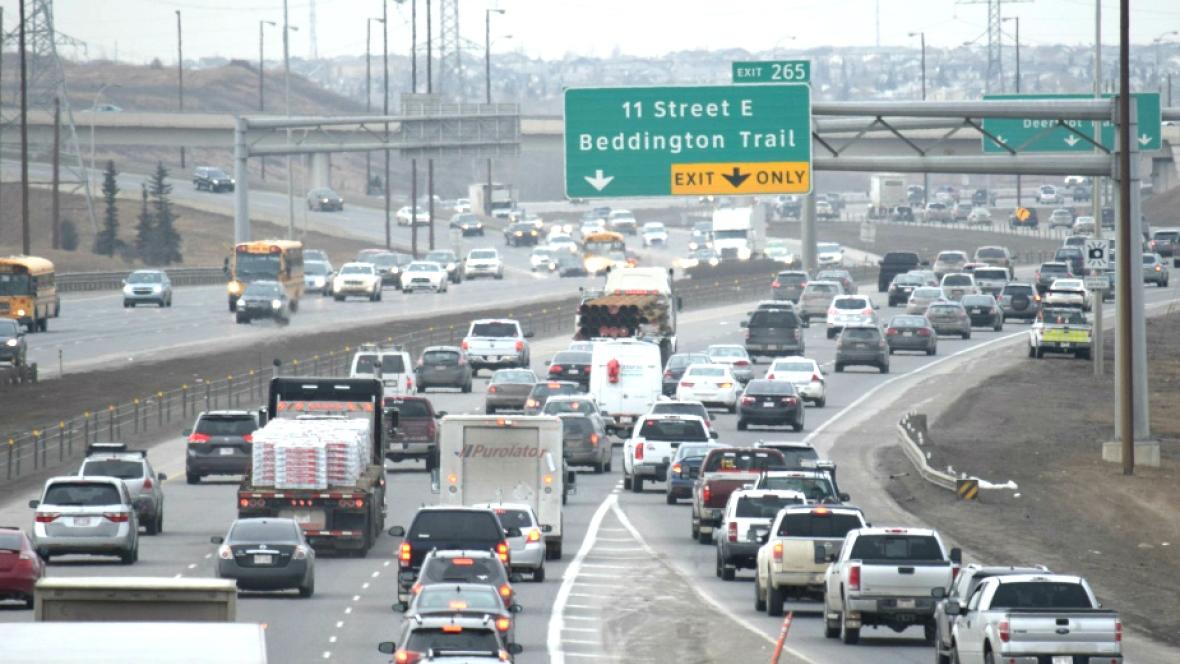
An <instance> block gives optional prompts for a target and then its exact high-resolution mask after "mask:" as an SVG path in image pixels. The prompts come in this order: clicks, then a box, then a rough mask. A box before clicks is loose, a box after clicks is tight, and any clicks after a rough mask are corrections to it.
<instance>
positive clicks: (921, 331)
mask: <svg viewBox="0 0 1180 664" xmlns="http://www.w3.org/2000/svg"><path fill="white" fill-rule="evenodd" d="M918 336H919V337H928V336H930V330H928V329H926V328H924V327H923V328H919V329H918Z"/></svg>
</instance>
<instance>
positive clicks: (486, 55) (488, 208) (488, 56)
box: [483, 9, 507, 216]
mask: <svg viewBox="0 0 1180 664" xmlns="http://www.w3.org/2000/svg"><path fill="white" fill-rule="evenodd" d="M506 11H507V10H504V9H485V10H484V31H483V49H484V50H483V85H484V101H485V102H486V103H488V104H490V103H492V14H493V13H496V14H504V13H505V12H506ZM483 206H484V214H486V215H489V216H490V215H491V214H492V158H491V157H488V189H487V195H486V196H484V200H483Z"/></svg>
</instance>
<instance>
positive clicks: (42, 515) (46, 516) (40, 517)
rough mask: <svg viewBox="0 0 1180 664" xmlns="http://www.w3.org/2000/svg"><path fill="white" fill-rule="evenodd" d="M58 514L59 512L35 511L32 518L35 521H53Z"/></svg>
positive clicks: (59, 514)
mask: <svg viewBox="0 0 1180 664" xmlns="http://www.w3.org/2000/svg"><path fill="white" fill-rule="evenodd" d="M59 516H61V513H60V512H37V514H36V516H34V517H33V520H34V521H36V522H37V523H53V522H54V521H56V520H57V517H59Z"/></svg>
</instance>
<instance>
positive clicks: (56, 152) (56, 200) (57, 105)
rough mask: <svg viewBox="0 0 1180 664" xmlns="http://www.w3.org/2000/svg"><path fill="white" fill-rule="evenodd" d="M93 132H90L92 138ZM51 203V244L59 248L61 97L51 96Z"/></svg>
mask: <svg viewBox="0 0 1180 664" xmlns="http://www.w3.org/2000/svg"><path fill="white" fill-rule="evenodd" d="M93 136H94V134H91V137H92V138H93ZM52 164H53V165H52V167H51V168H52V170H53V175H52V179H53V184H52V187H53V203H52V205H51V207H52V211H51V213H50V220H49V223H50V231H51V232H50V235H51V240H52V242H51V246H52V247H53V248H54V249H61V190H60V186H61V99H59V98H58V97H54V98H53V159H52Z"/></svg>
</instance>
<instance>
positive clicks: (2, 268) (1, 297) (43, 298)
mask: <svg viewBox="0 0 1180 664" xmlns="http://www.w3.org/2000/svg"><path fill="white" fill-rule="evenodd" d="M54 276H55V275H54V270H53V263H51V262H49V261H48V260H46V259H44V258H38V257H36V256H9V257H8V258H2V257H0V318H12V319H14V320H16V322H17V323H19V324H21V325H24V326H26V327H28V328H29V332H36V331H38V330H40V331H41V332H45V331H46V330H48V329H49V319H50V318H57V314H58V313H59V312H60V311H61V300H60V299H58V296H57V285H56V284H55V283H54Z"/></svg>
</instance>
